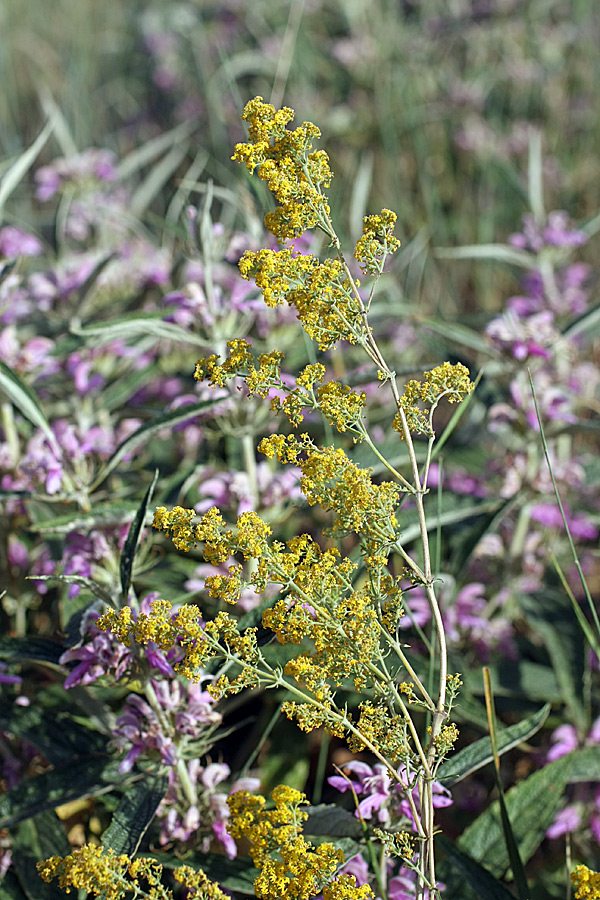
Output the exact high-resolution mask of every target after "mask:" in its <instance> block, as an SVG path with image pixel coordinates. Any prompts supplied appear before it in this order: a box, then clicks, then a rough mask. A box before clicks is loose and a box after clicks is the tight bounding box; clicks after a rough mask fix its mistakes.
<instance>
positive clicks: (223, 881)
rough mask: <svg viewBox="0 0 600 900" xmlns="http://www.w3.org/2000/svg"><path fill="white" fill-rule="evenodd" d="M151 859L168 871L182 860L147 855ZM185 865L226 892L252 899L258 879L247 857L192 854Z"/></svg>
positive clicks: (173, 857) (186, 859) (166, 854)
mask: <svg viewBox="0 0 600 900" xmlns="http://www.w3.org/2000/svg"><path fill="white" fill-rule="evenodd" d="M144 855H145V856H149V857H150V858H151V859H155V860H156V861H157V862H159V863H161V864H162V865H163V866H165V867H166V868H169V869H176V868H177V867H178V866H180V865H181V863H182V860H181V859H180V858H179V857H178V856H175V854H173V853H159V854H153V853H147V854H144ZM185 863H186V865H188V866H192V867H193V868H194V869H202V871H203V872H204V874H205V875H206V876H207V877H208V878H210V879H211V881H216V882H217V883H218V884H220V885H221V886H222V887H224V888H225V889H226V890H228V891H235V893H236V894H246V895H249V896H250V897H254V896H255V894H254V882H255V880H256V878H257V877H258V874H259V873H258V869H256V867H255V866H254V864H253V862H252V860H250V859H248V857H239V856H238V857H237V858H236V859H228V858H227V857H226V856H223V855H222V854H215V853H193V854H190V855H188V856H186V857H185Z"/></svg>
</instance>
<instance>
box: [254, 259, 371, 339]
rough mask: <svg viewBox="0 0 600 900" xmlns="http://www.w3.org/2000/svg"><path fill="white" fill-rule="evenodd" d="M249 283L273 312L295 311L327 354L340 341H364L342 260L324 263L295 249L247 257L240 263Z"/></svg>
mask: <svg viewBox="0 0 600 900" xmlns="http://www.w3.org/2000/svg"><path fill="white" fill-rule="evenodd" d="M239 269H240V272H241V274H242V277H243V278H246V279H250V278H253V279H254V281H255V282H256V285H257V287H258V288H259V289H260V291H261V293H262V295H263V298H264V301H265V303H266V304H267V306H270V307H276V306H280V305H281V304H282V303H284V302H286V303H288V304H289V305H290V306H294V307H295V309H296V312H297V315H298V319H299V320H300V322H301V324H302V327H303V328H304V330H305V332H306V333H307V334H308V336H309V337H311V338H313V340H315V341H316V342H317V343H318V345H319V348H320V349H321V350H328V349H329V348H330V347H333V346H335V344H336V343H337V342H338V341H339V340H346V341H349V342H350V343H352V344H355V343H357V342H358V341H360V340H362V337H363V334H364V323H363V319H362V311H361V308H360V303H359V301H358V299H357V298H356V296H355V294H354V293H353V290H352V285H351V284H350V282H349V280H348V278H347V276H346V274H345V271H344V266H343V265H342V262H341V260H339V259H326V260H324V261H323V262H320V261H319V259H318V258H317V257H316V256H312V255H311V254H301V253H296V252H295V251H294V250H293V249H284V250H258V251H257V252H255V253H254V252H251V251H247V252H246V253H244V255H243V256H242V258H241V260H240V262H239Z"/></svg>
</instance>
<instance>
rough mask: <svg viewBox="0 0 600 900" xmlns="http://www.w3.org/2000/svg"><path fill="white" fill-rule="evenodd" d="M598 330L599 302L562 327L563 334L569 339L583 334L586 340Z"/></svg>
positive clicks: (599, 322) (599, 321) (599, 328)
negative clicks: (565, 326)
mask: <svg viewBox="0 0 600 900" xmlns="http://www.w3.org/2000/svg"><path fill="white" fill-rule="evenodd" d="M598 331H600V303H597V304H596V306H593V307H592V308H591V309H588V310H586V311H585V312H584V313H583V314H582V315H581V316H579V317H578V318H577V319H575V321H574V322H571V324H570V325H568V326H567V328H565V329H564V331H563V335H564V336H565V337H566V338H567V339H568V340H570V341H572V340H573V338H574V337H577V335H580V334H583V335H584V337H585V338H587V340H589V339H590V338H592V337H594V335H596V334H597V332H598Z"/></svg>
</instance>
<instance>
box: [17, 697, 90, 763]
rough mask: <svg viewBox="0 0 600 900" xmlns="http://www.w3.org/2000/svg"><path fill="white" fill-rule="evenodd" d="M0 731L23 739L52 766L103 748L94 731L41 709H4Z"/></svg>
mask: <svg viewBox="0 0 600 900" xmlns="http://www.w3.org/2000/svg"><path fill="white" fill-rule="evenodd" d="M0 730H2V731H8V732H10V733H11V734H14V735H15V736H17V737H20V738H25V740H27V741H29V743H30V744H33V746H34V747H37V749H38V750H39V751H40V752H41V753H43V755H44V756H45V757H46V759H47V760H48V762H50V763H52V764H53V765H55V766H58V765H60V764H61V763H65V762H69V761H70V760H72V759H73V758H74V757H76V756H89V755H90V754H93V753H100V752H101V751H102V750H103V749H104V748H105V746H106V738H104V737H103V736H102V735H100V734H98V732H97V731H91V730H90V729H89V728H84V726H83V725H80V724H79V723H78V722H76V721H75V720H74V719H73V718H72V716H70V715H67V714H65V713H63V712H57V711H56V710H53V711H46V710H44V709H43V708H42V707H41V705H32V706H17V705H16V704H12V705H11V706H8V705H6V708H5V709H2V710H0Z"/></svg>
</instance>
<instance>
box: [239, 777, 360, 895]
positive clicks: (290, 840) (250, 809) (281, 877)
mask: <svg viewBox="0 0 600 900" xmlns="http://www.w3.org/2000/svg"><path fill="white" fill-rule="evenodd" d="M272 797H273V801H274V803H275V809H272V810H267V809H265V806H266V802H265V799H264V797H256V796H252V795H251V794H249V793H248V792H247V791H238V792H236V793H235V794H233V795H232V796H230V797H229V798H228V800H227V802H228V804H229V809H230V812H231V819H230V824H229V826H228V830H229V833H230V834H231V835H232V836H233V837H235V838H245V839H246V840H248V841H249V843H250V856H251V857H252V859H253V861H254V865H255V866H256V868H257V869H260V874H259V876H258V877H257V878H256V880H255V882H254V889H255V892H256V896H257V897H258V898H260V900H308V898H310V897H314V896H315V895H316V894H318V893H319V892H320V891H321V890H323V892H325V891H326V890H327V891H328V892H329V893H328V895H327V896H328V897H329V898H330V900H343V898H348V900H366V898H368V897H372V896H373V894H372V892H371V891H370V889H367V890H366V891H364V890H363V889H361V888H357V887H356V881H355V879H354V877H353V876H342V878H341V879H339V880H338V881H332V879H333V878H334V876H335V873H336V871H337V869H338V868H339V866H340V865H341V864H342V863H343V862H344V854H343V852H342V851H341V850H336V849H335V847H334V845H333V844H330V843H322V844H320V845H319V846H318V847H315V846H313V844H311V843H310V841H307V840H306V839H305V838H304V837H303V835H302V825H303V822H304V821H305V820H306V818H307V813H306V812H305V811H304V810H303V809H302V806H304V805H306V803H307V800H306V797H305V796H304V794H301V793H300V791H296V790H294V789H293V788H290V787H287V786H286V785H280V786H279V787H277V788H275V790H274V791H273V794H272ZM338 883H339V884H340V886H339V887H335V885H336V884H338Z"/></svg>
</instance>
